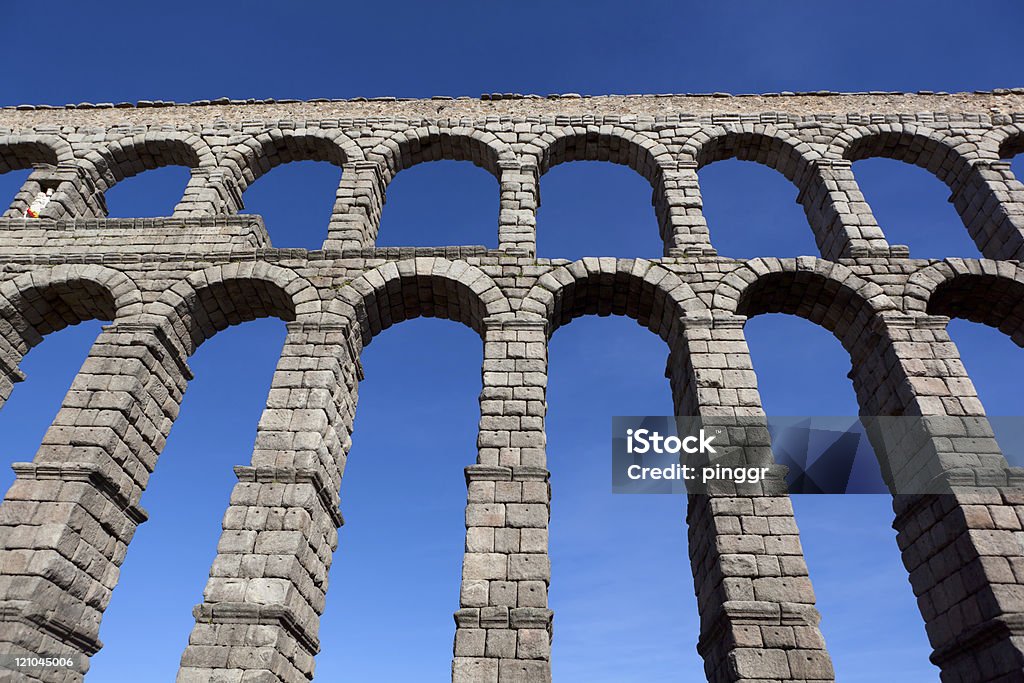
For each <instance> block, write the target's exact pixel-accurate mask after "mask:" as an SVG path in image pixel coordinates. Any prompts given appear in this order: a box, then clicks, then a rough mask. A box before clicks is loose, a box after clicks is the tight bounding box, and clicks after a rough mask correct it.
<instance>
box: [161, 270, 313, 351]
mask: <svg viewBox="0 0 1024 683" xmlns="http://www.w3.org/2000/svg"><path fill="white" fill-rule="evenodd" d="M322 309H323V307H322V305H321V301H320V295H319V293H318V292H317V290H316V288H315V287H313V285H311V284H310V283H309V282H308V281H307V280H306V279H305V278H302V277H301V276H299V275H298V274H296V273H295V272H294V271H291V270H288V269H286V268H282V267H280V266H275V265H271V264H269V263H266V262H262V261H259V262H242V263H228V264H225V265H221V266H212V267H210V268H206V269H205V270H201V271H198V272H195V273H192V274H191V275H189V276H188V277H186V278H185V279H183V280H180V281H178V282H177V283H175V284H173V285H172V286H171V287H170V288H169V289H167V291H165V292H164V293H163V295H161V297H160V298H159V299H158V300H157V301H155V302H153V303H152V304H150V305H148V306H146V309H145V315H144V316H143V318H147V319H149V321H150V322H154V323H156V324H157V325H159V326H160V327H161V328H162V329H164V330H165V331H166V332H167V333H168V337H169V338H170V339H171V340H173V342H174V343H176V344H177V345H179V347H180V350H181V351H182V353H183V354H184V355H185V356H186V357H187V356H191V355H192V354H193V353H195V351H196V349H198V348H199V346H200V345H202V343H203V342H205V341H206V340H207V339H209V338H210V337H212V336H213V335H215V334H216V333H217V332H220V331H221V330H223V329H226V328H227V327H230V326H231V325H237V324H239V323H243V322H247V321H249V320H255V319H257V318H266V317H273V318H279V319H281V320H284V321H286V322H291V321H297V322H309V323H319V322H321V321H322Z"/></svg>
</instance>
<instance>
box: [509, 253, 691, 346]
mask: <svg viewBox="0 0 1024 683" xmlns="http://www.w3.org/2000/svg"><path fill="white" fill-rule="evenodd" d="M521 309H522V310H523V311H525V312H527V313H530V314H533V315H536V316H537V317H539V318H541V319H542V320H546V321H547V322H548V334H549V335H550V334H553V333H554V331H555V330H556V329H558V328H559V327H561V326H562V325H565V324H567V323H569V322H571V321H572V320H574V319H575V318H578V317H580V316H583V315H599V316H607V315H625V316H628V317H630V318H633V319H634V320H636V321H637V323H639V324H640V325H641V326H643V327H646V328H647V329H649V330H651V331H652V332H654V333H655V334H657V335H658V336H659V337H661V338H662V339H664V340H665V341H667V342H670V343H671V342H672V341H673V340H674V339H675V338H677V336H678V335H679V333H680V332H681V327H680V326H681V324H682V322H683V319H684V318H685V317H686V316H688V315H691V314H698V315H699V313H700V312H703V311H706V306H705V305H704V303H703V302H702V301H701V300H700V299H699V298H698V297H697V295H696V294H695V293H694V291H693V289H692V288H691V287H690V285H688V284H687V283H685V282H684V281H683V280H682V279H681V278H680V277H679V276H678V275H676V274H675V273H673V272H672V271H670V270H668V269H667V268H665V267H663V266H660V265H658V264H656V263H653V262H651V261H647V260H644V259H614V258H584V259H582V260H579V261H575V262H573V263H570V264H568V265H564V266H559V267H557V268H555V269H553V270H551V271H549V272H547V273H545V274H544V275H542V276H540V278H538V279H537V283H536V284H535V285H534V286H533V287H532V288H531V289H530V292H529V294H527V296H526V298H525V299H524V300H523V303H522V306H521Z"/></svg>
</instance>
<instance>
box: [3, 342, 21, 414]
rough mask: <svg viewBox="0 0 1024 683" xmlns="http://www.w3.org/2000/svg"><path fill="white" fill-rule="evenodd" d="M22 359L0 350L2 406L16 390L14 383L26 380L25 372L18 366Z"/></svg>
mask: <svg viewBox="0 0 1024 683" xmlns="http://www.w3.org/2000/svg"><path fill="white" fill-rule="evenodd" d="M20 363H21V359H20V358H19V359H17V360H15V359H14V358H12V357H11V356H9V355H7V354H5V353H2V352H0V407H3V405H4V404H5V403H7V399H9V398H10V397H11V392H12V391H14V385H15V384H17V383H18V382H23V381H25V373H24V372H22V371H21V369H20V368H19V367H18V365H20Z"/></svg>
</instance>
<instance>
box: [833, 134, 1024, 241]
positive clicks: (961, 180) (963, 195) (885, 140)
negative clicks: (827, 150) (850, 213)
mask: <svg viewBox="0 0 1024 683" xmlns="http://www.w3.org/2000/svg"><path fill="white" fill-rule="evenodd" d="M1006 133H1007V131H1006V130H1004V131H1003V132H1002V133H1001V134H1002V135H1006ZM999 135H1000V133H996V134H993V136H992V137H990V138H989V139H988V140H986V139H985V138H981V140H978V139H977V138H974V137H972V138H961V137H954V136H952V135H949V134H947V133H944V132H940V131H936V130H932V129H929V128H925V127H924V126H920V125H914V124H909V123H885V124H878V125H872V126H861V127H858V128H854V129H850V130H845V131H843V132H841V133H840V134H839V135H838V136H837V137H836V139H835V141H834V142H833V145H832V149H833V150H834V151H835V153H837V154H839V155H841V156H842V157H843V158H844V159H847V160H849V161H857V160H859V159H866V158H870V157H887V158H890V159H895V160H897V161H903V162H906V163H910V164H914V165H916V166H920V167H921V168H923V169H925V170H927V171H928V172H930V173H931V174H932V175H934V176H935V177H936V178H938V179H939V180H941V181H942V182H943V183H945V184H946V185H947V186H948V187H949V189H950V193H951V194H950V198H949V201H950V202H951V203H952V204H953V205H954V207H955V208H956V211H957V213H958V214H959V215H960V219H961V221H962V222H963V224H964V226H965V227H966V228H967V231H968V233H969V234H970V236H971V238H972V239H973V240H974V243H975V244H976V245H977V246H978V250H979V251H980V252H981V253H982V254H983V255H985V256H986V257H989V258H1000V259H1006V258H1011V259H1017V258H1019V254H1020V253H1021V251H1022V250H1024V226H1022V225H1020V220H1019V218H1018V217H1017V216H1016V215H1015V214H1013V213H1011V212H1010V211H1008V210H1007V207H1006V206H1005V205H1006V204H1007V203H1009V202H1012V201H1013V196H1012V193H1011V190H1013V189H1016V188H1017V187H1019V185H1018V184H1017V182H1016V181H1015V180H1014V181H1013V183H1012V185H1013V186H1015V187H1012V186H1011V185H1010V184H1008V181H1010V180H1011V179H1012V174H1011V173H1010V172H1009V169H1006V170H1005V173H1004V172H1003V171H1002V170H1000V169H997V168H995V167H994V166H993V164H992V161H996V159H994V158H993V156H995V155H998V154H1003V153H1008V152H1009V150H1010V149H1011V148H1010V147H1006V148H1002V147H1000V142H998V141H999V140H1000V138H999ZM1013 139H1014V138H1013V137H1012V136H1010V137H1006V138H1003V140H1002V142H1003V143H1006V144H1012V143H1011V142H1009V141H1011V140H1013ZM993 147H995V148H994V149H993ZM993 152H994V153H995V154H993Z"/></svg>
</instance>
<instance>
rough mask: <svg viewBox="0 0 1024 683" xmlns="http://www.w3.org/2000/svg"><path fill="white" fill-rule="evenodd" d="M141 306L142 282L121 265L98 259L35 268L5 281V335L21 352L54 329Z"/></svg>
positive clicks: (1, 301)
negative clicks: (120, 268) (99, 262)
mask: <svg viewBox="0 0 1024 683" xmlns="http://www.w3.org/2000/svg"><path fill="white" fill-rule="evenodd" d="M141 309H142V296H141V294H140V293H139V290H138V288H137V287H136V286H135V283H134V282H133V281H132V280H131V279H130V278H129V277H128V276H127V275H125V274H124V273H122V272H120V271H117V270H113V269H111V268H107V267H104V266H100V265H95V264H90V265H58V266H54V267H52V268H44V269H39V270H32V271H29V272H26V273H22V274H21V275H19V276H17V277H15V278H13V279H11V280H8V281H6V282H4V283H2V284H0V337H2V338H3V339H4V340H6V342H7V343H8V344H9V345H10V350H11V351H12V352H14V353H16V354H18V356H19V357H20V356H23V355H24V354H25V353H27V352H28V351H29V349H31V348H32V347H33V346H35V345H36V344H38V343H39V342H41V341H42V339H43V337H44V336H45V335H47V334H50V333H51V332H58V331H60V330H62V329H64V328H65V327H68V326H69V325H76V324H78V323H80V322H84V321H86V320H96V319H98V320H115V319H123V318H126V317H129V316H132V315H135V314H137V313H139V312H140V311H141Z"/></svg>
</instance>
